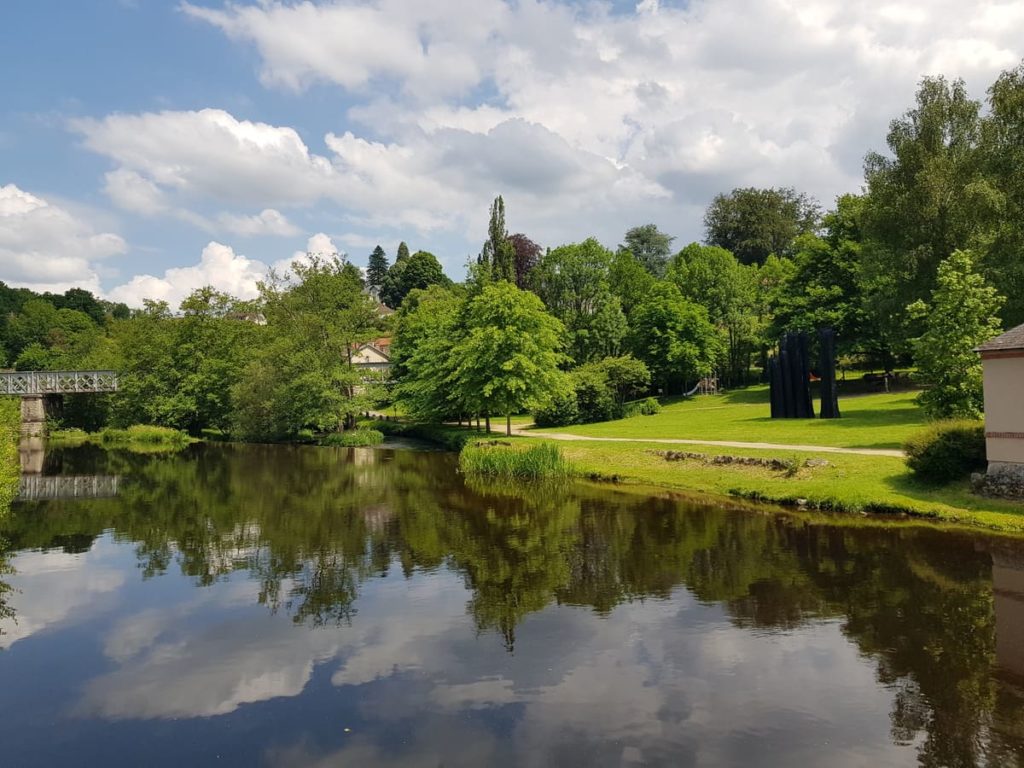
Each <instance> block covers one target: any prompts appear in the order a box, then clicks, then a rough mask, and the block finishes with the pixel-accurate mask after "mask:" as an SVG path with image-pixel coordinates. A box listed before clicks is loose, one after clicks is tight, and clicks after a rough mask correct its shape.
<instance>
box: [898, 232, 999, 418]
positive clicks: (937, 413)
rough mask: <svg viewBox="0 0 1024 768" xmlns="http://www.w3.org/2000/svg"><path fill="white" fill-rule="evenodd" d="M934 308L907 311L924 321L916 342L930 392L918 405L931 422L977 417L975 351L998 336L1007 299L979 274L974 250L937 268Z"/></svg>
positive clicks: (980, 394)
mask: <svg viewBox="0 0 1024 768" xmlns="http://www.w3.org/2000/svg"><path fill="white" fill-rule="evenodd" d="M936 282H937V284H936V287H935V290H934V291H933V292H932V298H931V304H930V306H929V305H926V304H925V303H924V302H923V301H917V302H915V303H914V304H911V305H910V306H909V307H908V311H909V312H910V313H912V314H914V315H916V316H918V317H922V318H925V320H924V322H925V332H924V334H923V335H922V336H921V337H920V338H918V339H916V340H915V341H914V362H915V363H916V365H917V370H918V376H919V378H920V379H921V381H922V382H923V383H924V384H925V387H926V389H925V390H924V391H923V392H922V393H921V394H920V395H919V396H918V398H917V399H918V402H919V403H920V404H921V407H922V408H924V409H925V411H926V412H927V413H928V415H929V416H931V417H932V418H937V419H940V418H954V417H968V418H973V417H977V416H979V415H980V414H981V412H982V409H983V407H984V396H983V392H982V369H981V360H980V358H979V356H978V353H977V352H975V351H974V349H975V348H976V347H977V346H978V345H980V344H983V343H984V342H986V341H988V340H989V339H990V338H992V337H993V336H996V335H998V334H999V331H1000V323H999V318H998V316H997V315H998V312H999V308H1000V307H1001V306H1002V303H1003V301H1004V299H1003V297H1002V296H1000V295H999V294H998V293H997V292H996V290H995V288H993V287H991V286H990V285H988V284H986V282H985V279H984V278H983V277H982V276H981V275H980V274H978V273H977V272H976V271H975V266H974V258H973V256H972V255H971V253H970V251H954V252H953V255H952V256H950V257H949V258H948V259H946V260H945V261H943V262H942V263H941V264H940V265H939V269H938V278H937V281H936Z"/></svg>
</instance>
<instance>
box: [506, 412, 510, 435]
mask: <svg viewBox="0 0 1024 768" xmlns="http://www.w3.org/2000/svg"><path fill="white" fill-rule="evenodd" d="M505 434H506V435H507V436H508V437H512V414H511V413H506V414H505Z"/></svg>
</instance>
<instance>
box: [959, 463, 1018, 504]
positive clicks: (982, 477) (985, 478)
mask: <svg viewBox="0 0 1024 768" xmlns="http://www.w3.org/2000/svg"><path fill="white" fill-rule="evenodd" d="M971 485H972V486H973V488H974V492H975V493H979V494H981V495H983V496H998V497H1001V498H1004V499H1024V464H1018V463H1016V462H1001V461H990V462H989V463H988V472H986V473H985V474H982V473H980V472H976V473H975V474H973V475H971Z"/></svg>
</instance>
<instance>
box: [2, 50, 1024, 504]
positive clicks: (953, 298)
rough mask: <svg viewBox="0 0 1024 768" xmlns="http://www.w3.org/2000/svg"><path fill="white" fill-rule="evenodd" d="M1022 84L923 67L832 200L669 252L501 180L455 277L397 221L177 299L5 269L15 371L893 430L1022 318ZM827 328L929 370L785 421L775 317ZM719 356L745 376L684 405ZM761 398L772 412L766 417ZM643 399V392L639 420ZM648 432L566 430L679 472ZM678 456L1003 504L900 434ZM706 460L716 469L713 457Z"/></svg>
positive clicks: (76, 413) (925, 413)
mask: <svg viewBox="0 0 1024 768" xmlns="http://www.w3.org/2000/svg"><path fill="white" fill-rule="evenodd" d="M1022 104H1024V65H1022V66H1020V67H1017V68H1014V69H1011V70H1008V71H1006V72H1004V73H1003V74H1002V75H1001V76H1000V77H999V78H998V79H997V81H996V82H995V83H993V85H992V87H991V88H990V90H989V94H988V99H987V109H986V110H984V111H983V109H982V105H981V104H980V103H978V102H975V101H973V100H971V99H969V98H968V97H967V95H966V89H965V87H964V84H963V83H962V82H961V81H950V80H947V79H945V78H942V77H935V78H926V79H925V80H923V81H922V83H921V85H920V88H919V90H918V92H917V95H916V100H915V103H914V104H913V105H912V106H911V108H910V109H909V110H907V112H906V113H905V114H904V115H902V116H900V117H898V118H897V119H896V120H894V121H893V122H892V125H891V128H890V131H889V133H888V135H887V137H886V142H887V144H888V152H887V153H886V154H880V153H877V152H870V153H868V155H867V158H866V162H865V179H864V182H865V183H864V191H863V193H862V194H859V195H843V196H841V197H839V198H838V199H837V200H835V201H834V204H833V205H832V207H831V209H830V210H823V209H822V207H821V205H820V204H819V203H818V202H817V201H815V200H813V199H811V198H809V197H808V196H806V195H804V194H802V193H801V192H799V191H798V190H794V189H789V188H770V189H751V188H746V189H734V190H732V191H730V192H723V193H722V194H719V195H717V196H716V197H715V198H714V199H713V200H711V202H710V204H709V205H708V207H707V210H706V214H705V221H704V223H705V236H704V242H703V243H691V244H689V245H686V246H685V247H683V248H681V249H678V250H677V249H675V247H674V245H673V242H674V238H673V237H672V236H671V235H669V234H668V233H665V232H663V231H661V230H660V229H659V228H658V227H657V226H656V225H654V224H643V225H639V226H636V227H633V228H631V229H630V230H629V231H627V232H626V233H625V234H624V236H623V238H622V242H621V243H620V244H619V245H618V246H617V247H616V248H614V249H612V248H608V247H606V246H605V245H604V244H602V243H600V242H598V241H597V240H596V239H594V238H587V239H584V240H582V241H579V242H569V243H565V244H562V245H557V246H556V247H551V248H543V247H541V246H540V245H539V244H537V243H536V242H534V241H533V240H532V239H531V238H530V237H528V236H527V235H526V234H524V233H512V234H510V233H509V230H508V228H507V225H506V214H507V211H506V207H505V202H504V200H503V199H502V198H501V197H498V198H497V199H495V200H494V202H493V204H492V205H491V208H490V216H489V220H488V224H487V235H486V240H485V242H484V243H483V247H482V249H481V252H480V254H479V257H477V258H475V259H472V260H471V261H470V263H468V264H467V277H466V279H465V280H464V281H462V282H460V283H455V282H453V281H452V280H451V279H450V278H449V277H447V276H446V275H445V274H444V271H443V269H442V268H441V265H440V262H439V260H438V259H437V258H436V257H435V256H434V255H433V254H431V253H429V252H426V251H423V250H418V251H415V252H412V251H411V249H410V248H409V247H408V246H407V245H406V244H405V243H401V244H400V245H399V246H398V249H397V252H396V257H395V260H394V262H393V263H389V260H388V255H387V253H386V252H385V251H384V249H383V248H381V247H379V246H378V248H376V249H374V251H373V253H372V254H371V255H370V260H369V264H368V268H367V270H366V272H365V274H364V272H363V271H362V270H360V269H359V268H358V267H357V266H355V265H354V264H353V263H351V262H350V261H349V260H348V259H347V258H346V257H344V256H342V255H341V254H329V255H326V256H324V255H316V254H310V256H309V258H308V259H307V260H305V261H300V262H296V263H293V264H292V266H291V267H290V269H289V271H288V272H287V273H283V274H278V273H274V272H271V273H270V275H269V276H268V277H267V279H266V280H265V281H264V282H263V283H261V285H260V286H259V296H258V298H257V299H255V300H253V301H241V300H238V299H237V298H235V297H232V296H229V295H227V294H224V293H222V292H219V291H216V290H214V289H213V288H210V287H207V288H202V289H199V290H197V291H195V292H194V293H193V294H191V295H190V296H188V297H187V298H186V299H185V300H184V301H183V302H182V303H181V304H180V305H179V306H178V307H175V308H172V307H170V306H168V305H167V304H166V303H162V302H153V301H150V302H146V303H145V304H144V306H143V307H141V308H137V309H129V308H128V307H126V306H124V305H119V304H112V303H110V302H105V301H102V300H99V299H97V298H96V297H95V296H93V295H92V294H90V293H89V292H87V291H84V290H81V289H72V290H69V291H67V292H66V293H64V294H62V295H56V294H36V293H33V292H32V291H29V290H27V289H14V288H8V287H6V286H0V356H2V357H4V358H6V362H7V364H8V365H11V366H14V367H16V368H19V369H54V368H114V369H116V370H118V371H119V372H120V373H121V375H122V387H121V391H119V392H118V393H117V394H116V395H111V396H88V397H73V396H71V397H68V398H66V402H65V410H64V416H63V421H64V424H63V425H62V426H65V427H69V428H80V429H83V430H86V431H89V432H96V431H99V430H102V429H105V428H115V429H125V428H128V427H130V426H131V425H137V424H143V425H155V426H160V427H166V428H170V429H174V430H180V431H182V432H185V433H187V434H189V435H192V436H200V435H217V436H218V437H230V438H231V439H234V440H246V441H260V442H268V441H292V442H295V441H315V440H321V441H324V442H334V443H338V444H341V445H350V444H353V443H357V442H358V443H366V442H370V441H376V440H377V439H378V438H377V437H376V435H373V434H370V433H367V432H365V431H364V432H362V433H360V434H355V433H356V432H358V431H359V421H360V418H361V416H362V415H363V414H365V413H367V412H369V411H373V410H376V409H379V408H382V407H390V406H392V405H395V406H397V407H398V408H400V410H401V411H402V412H403V413H404V414H406V415H407V416H408V418H409V420H411V421H414V422H419V423H423V424H446V423H462V424H467V423H470V422H473V423H479V422H483V425H484V426H485V427H486V428H487V429H488V431H489V430H490V427H491V422H492V419H501V420H502V421H504V427H505V432H506V435H510V434H511V432H512V431H513V420H514V419H518V418H519V417H520V416H521V415H522V414H532V418H533V419H534V421H536V423H537V424H538V425H543V426H547V427H549V428H551V429H555V430H557V431H566V430H571V431H572V432H573V434H576V435H578V436H583V437H600V436H614V437H630V438H634V439H635V438H648V439H652V438H684V439H695V440H737V441H741V442H771V443H779V444H784V445H796V446H803V445H809V446H822V447H829V446H831V447H881V448H884V449H897V448H899V447H900V446H901V445H902V444H903V442H904V441H905V440H906V439H908V437H909V436H910V435H909V431H910V429H909V428H910V427H911V426H914V427H922V426H923V425H924V424H925V422H926V421H929V420H934V419H945V418H967V419H977V418H978V417H979V416H980V406H981V367H980V363H979V361H978V359H977V355H976V354H975V353H974V352H973V349H974V347H975V346H977V345H978V344H979V343H982V342H984V341H985V340H986V339H988V338H990V337H991V336H992V335H993V334H995V333H997V332H999V330H1001V329H1003V328H1006V327H1009V326H1012V325H1015V324H1018V323H1020V322H1024V296H1022V295H1021V293H1020V291H1019V289H1018V288H1017V286H1019V285H1020V284H1021V280H1022V279H1024V272H1022V267H1021V261H1020V258H1019V254H1020V253H1021V252H1022V251H1024V190H1022V188H1021V185H1020V183H1019V173H1018V169H1019V167H1020V163H1021V160H1022V159H1024V155H1022V152H1024V150H1022V149H1021V147H1024V117H1022V116H1024V110H1022V109H1021V108H1020V106H1021V105H1022ZM879 138H880V139H881V137H879ZM381 302H383V303H381ZM391 310H394V312H392V311H391ZM826 326H827V327H831V328H833V329H835V330H836V332H837V337H838V344H839V352H840V354H841V356H842V363H843V365H844V366H847V367H850V368H854V367H857V368H861V369H868V370H874V371H883V372H885V373H886V374H891V372H892V371H894V370H895V369H896V368H897V367H903V368H906V367H911V368H913V369H914V370H915V371H916V374H915V384H916V385H918V387H919V388H920V392H919V393H918V394H914V395H908V394H896V395H891V396H879V397H877V398H875V399H869V398H863V400H855V399H853V398H846V399H845V400H844V403H843V409H844V418H843V419H841V420H839V421H837V422H803V421H801V422H789V423H773V422H770V421H768V420H767V418H766V415H767V406H766V404H765V403H764V401H763V390H762V389H758V388H757V387H756V386H755V387H753V388H750V389H743V388H744V387H749V386H750V385H756V383H757V382H758V381H759V380H760V377H761V374H762V371H763V368H764V364H765V361H766V359H767V355H768V354H770V351H771V349H772V347H773V344H774V341H775V340H776V339H778V337H779V335H780V334H781V333H782V332H784V331H790V330H795V331H808V332H810V331H814V330H815V329H817V328H820V327H826ZM381 336H392V337H393V342H394V343H393V345H392V371H391V376H390V378H389V379H387V380H384V379H383V378H380V377H376V376H374V375H371V374H368V373H366V372H363V371H360V370H359V369H358V366H356V365H354V364H353V354H354V351H355V350H356V349H357V348H358V347H359V345H360V344H362V343H364V342H367V341H370V340H373V339H376V338H379V337H381ZM702 378H709V379H715V380H717V382H718V383H719V384H721V385H724V386H727V387H728V388H729V389H730V390H731V391H730V394H729V395H727V396H726V399H725V400H715V399H713V398H701V399H700V400H699V401H698V402H699V405H698V406H694V407H691V406H689V405H687V404H673V402H672V399H673V397H675V396H677V395H679V394H680V393H682V392H684V391H686V390H688V389H690V388H691V387H692V385H693V384H695V383H696V382H697V381H698V380H700V379H702ZM745 398H746V401H744V399H745ZM660 402H664V403H665V404H666V407H665V410H664V411H663V412H662V413H657V411H658V410H659V408H660V407H661V406H660V404H659V403H660ZM715 403H721V404H722V405H723V406H724V407H722V408H721V409H718V410H716V409H715V405H714V404H715ZM741 406H742V407H741ZM755 409H760V413H761V414H762V417H759V418H757V419H751V418H750V414H751V413H753V412H754V410H755ZM632 414H641V415H639V416H636V417H635V418H626V419H625V420H622V418H623V417H629V416H631V415H632ZM620 430H622V431H621V432H620ZM435 432H436V430H435ZM442 432H443V431H442ZM647 448H648V446H643V445H641V444H629V446H628V447H624V446H623V445H611V444H607V445H591V444H582V443H574V444H572V445H571V446H566V447H565V448H564V452H565V455H566V457H567V458H568V459H570V460H571V461H572V462H573V463H574V464H578V465H580V466H590V465H596V464H599V463H601V462H603V464H602V465H601V466H600V470H601V471H602V472H603V473H605V474H610V475H619V476H627V475H630V474H631V473H637V474H638V475H643V477H644V478H646V479H648V480H650V479H655V477H657V478H658V479H659V481H663V480H664V481H667V478H665V477H664V476H663V475H662V473H663V472H665V471H668V470H667V469H666V468H665V467H659V468H658V469H657V470H655V469H654V468H652V467H647V468H645V469H643V471H642V472H641V471H640V470H639V466H640V464H641V463H642V462H646V461H649V460H651V458H650V457H651V455H650V454H649V453H647V452H646V450H647ZM698 450H703V449H698ZM735 450H736V451H739V450H742V452H743V455H749V456H758V455H761V454H759V453H758V452H757V451H755V450H753V449H745V448H744V449H735ZM586 452H589V453H590V454H591V458H590V459H587V458H586V456H583V455H582V454H584V453H586ZM601 452H603V455H601V456H600V457H599V460H598V454H599V453H601ZM761 453H762V454H763V451H762V452H761ZM776 453H778V451H776ZM784 453H785V455H784V456H782V457H781V458H783V459H788V458H789V457H790V455H791V454H792V455H795V456H797V457H798V458H801V460H803V459H805V458H806V457H807V455H809V453H810V452H808V451H790V450H786V451H784ZM776 458H779V457H778V456H776ZM682 464H684V465H686V466H685V467H675V468H673V469H672V470H671V471H673V472H675V475H674V479H673V480H672V481H671V482H672V483H673V484H677V485H680V486H682V487H687V488H691V489H694V490H714V491H716V492H735V493H737V494H741V495H746V496H751V497H754V496H761V497H765V498H772V499H780V500H781V499H798V498H808V499H816V500H817V501H818V502H820V504H821V505H822V506H830V507H832V508H850V509H903V508H905V509H908V510H914V511H918V512H921V511H923V512H927V513H932V512H934V511H935V510H940V512H939V513H940V514H945V513H946V512H948V513H949V514H962V515H965V516H968V517H969V516H971V515H974V514H975V512H976V511H978V510H981V511H996V512H1002V511H1004V507H1003V506H1000V503H998V502H989V501H983V500H976V499H973V498H971V497H969V496H968V495H967V493H966V491H965V490H964V488H965V485H964V484H965V482H966V479H965V478H964V477H956V478H950V482H949V483H948V484H946V485H936V486H933V487H926V486H923V485H922V486H921V487H920V489H918V485H919V484H920V483H921V481H920V480H914V479H913V478H912V477H911V475H910V474H909V470H908V469H907V468H906V467H905V466H904V464H903V463H902V460H901V459H899V458H896V457H885V456H855V455H842V456H837V457H836V459H835V461H834V462H833V467H831V468H827V471H825V470H820V469H819V470H816V471H815V472H805V471H804V470H800V471H799V472H797V473H796V475H795V476H793V477H789V478H785V479H778V478H774V477H760V476H758V475H756V471H755V469H754V468H750V467H748V468H746V469H745V470H743V471H744V472H747V475H745V476H744V478H742V479H740V478H738V477H737V478H733V477H732V475H730V474H729V473H730V472H733V471H734V470H733V469H728V468H722V467H717V466H716V467H714V468H713V469H711V468H703V469H699V468H697V467H690V466H689V462H682ZM644 466H646V465H644ZM802 466H803V465H802ZM683 469H685V470H686V471H685V472H683V471H682V470H683ZM698 470H699V471H698ZM712 471H713V472H714V473H717V477H718V479H717V480H715V481H714V482H712V481H711V480H710V478H704V476H703V474H702V473H704V472H712ZM735 471H740V470H739V469H738V468H737V469H736V470H735ZM839 472H845V473H846V474H845V475H843V476H842V477H839V476H835V473H839ZM780 483H785V488H783V487H782V486H781V485H780ZM942 510H945V511H944V512H943V511H942ZM1005 511H1007V512H1008V511H1009V507H1006V508H1005Z"/></svg>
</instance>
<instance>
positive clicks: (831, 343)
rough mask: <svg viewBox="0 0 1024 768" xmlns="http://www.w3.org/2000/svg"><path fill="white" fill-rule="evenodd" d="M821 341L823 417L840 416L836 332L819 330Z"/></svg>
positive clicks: (829, 329)
mask: <svg viewBox="0 0 1024 768" xmlns="http://www.w3.org/2000/svg"><path fill="white" fill-rule="evenodd" d="M818 339H819V340H820V342H821V418H823V419H838V418H839V415H840V414H839V393H838V392H837V391H836V333H835V331H833V330H832V329H831V328H822V329H821V330H819V331H818Z"/></svg>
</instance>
